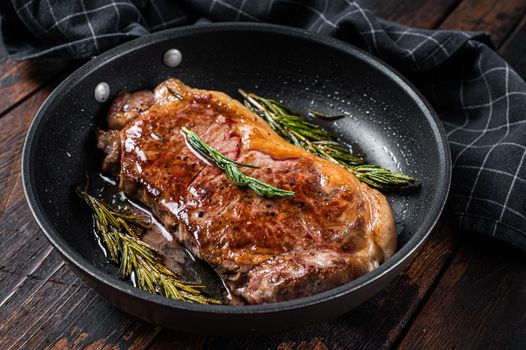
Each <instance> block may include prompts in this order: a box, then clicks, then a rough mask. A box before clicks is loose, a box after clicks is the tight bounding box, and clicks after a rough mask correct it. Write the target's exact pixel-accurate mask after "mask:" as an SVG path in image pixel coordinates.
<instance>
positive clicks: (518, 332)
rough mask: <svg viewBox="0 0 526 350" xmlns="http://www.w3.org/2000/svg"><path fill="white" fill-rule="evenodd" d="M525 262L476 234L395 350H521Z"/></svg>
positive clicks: (525, 321) (525, 325)
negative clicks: (466, 349) (471, 349)
mask: <svg viewBox="0 0 526 350" xmlns="http://www.w3.org/2000/svg"><path fill="white" fill-rule="evenodd" d="M524 315H526V259H525V256H524V253H523V252H520V251H518V250H516V249H514V248H512V247H511V246H509V245H507V244H504V243H500V242H496V241H495V240H493V239H491V238H487V237H481V236H480V235H478V234H466V235H465V237H463V245H462V249H461V250H460V251H459V254H458V255H457V256H456V257H455V259H454V261H453V263H452V265H451V267H450V268H449V269H448V270H447V272H446V274H444V276H443V278H442V279H441V280H440V282H439V284H438V286H437V288H436V290H435V292H434V293H433V295H432V298H430V300H429V302H428V303H427V304H426V305H425V306H424V307H423V309H422V312H421V313H420V314H419V316H418V318H417V319H416V320H415V322H413V324H411V327H410V328H409V330H408V332H407V335H406V336H405V338H404V339H403V341H402V342H401V344H400V349H427V348H430V347H432V346H436V345H437V344H440V347H441V348H444V349H453V348H457V349H465V348H480V349H482V348H484V349H526V317H524Z"/></svg>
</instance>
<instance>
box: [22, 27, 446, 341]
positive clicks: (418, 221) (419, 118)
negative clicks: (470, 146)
mask: <svg viewBox="0 0 526 350" xmlns="http://www.w3.org/2000/svg"><path fill="white" fill-rule="evenodd" d="M172 48H176V49H178V50H180V52H181V53H182V57H183V58H182V62H181V63H180V64H179V65H178V66H177V67H175V68H170V67H168V66H166V65H164V64H163V59H162V57H163V54H164V53H165V52H166V51H167V50H168V49H172ZM171 76H175V77H177V78H179V79H181V80H182V81H184V82H185V83H187V84H188V85H190V86H192V87H198V88H204V89H213V90H219V91H224V92H226V93H228V94H230V95H231V96H233V97H237V98H239V95H238V93H237V89H238V88H243V89H245V90H248V91H253V92H256V93H258V94H260V95H263V96H269V97H273V98H276V99H282V100H283V101H284V102H285V104H286V105H288V106H290V107H292V108H293V109H296V110H298V111H303V112H305V111H307V110H308V109H311V108H315V109H317V110H319V111H321V112H326V113H328V114H340V113H342V112H343V113H346V114H348V115H349V116H348V117H347V118H343V119H340V120H338V121H337V122H334V121H333V122H326V123H325V124H326V125H325V126H326V127H328V128H330V129H332V130H333V132H335V133H337V134H338V135H340V136H341V137H343V138H344V139H345V140H347V141H349V142H352V143H353V144H355V145H358V147H359V148H360V149H361V150H362V152H363V153H364V154H365V155H366V156H367V157H368V159H369V160H370V161H372V162H374V163H376V164H379V165H382V166H384V167H386V168H389V169H392V170H397V171H401V172H404V173H408V174H411V175H414V176H416V177H417V178H419V179H420V181H421V183H422V186H421V189H420V190H418V191H414V192H411V193H406V194H389V195H388V199H389V201H390V203H391V205H392V207H393V210H394V215H395V218H396V221H397V223H398V230H399V235H400V237H399V238H400V244H399V245H400V247H399V250H398V252H397V253H396V254H395V255H394V256H393V257H392V258H391V259H389V260H388V261H387V262H386V263H384V264H383V265H381V266H380V267H379V268H378V269H376V270H375V271H373V272H371V273H369V274H367V275H365V276H363V277H361V278H358V279H357V280H355V281H353V282H350V283H348V284H346V285H343V286H340V287H338V288H334V289H332V290H329V291H327V292H324V293H320V294H317V295H314V296H310V297H307V298H301V299H297V300H291V301H287V302H281V303H276V304H267V305H254V306H228V305H219V306H212V305H196V304H190V303H185V302H177V301H173V300H169V299H166V298H163V297H160V296H156V295H152V294H149V293H147V292H144V291H141V290H139V289H136V288H134V287H133V286H132V285H131V284H130V283H128V282H127V281H122V280H119V279H118V278H117V276H116V274H115V273H114V270H113V269H112V268H111V266H109V265H108V264H107V263H106V260H105V258H104V256H103V255H102V253H101V251H100V248H99V247H98V245H97V243H96V241H95V239H94V237H93V232H92V222H91V217H90V214H89V210H88V209H87V207H86V206H85V205H84V204H83V202H82V200H80V199H79V198H78V197H77V196H76V195H75V194H74V187H75V186H76V185H78V184H81V183H83V182H84V176H85V171H86V170H87V169H90V168H94V167H95V168H100V163H99V162H100V155H99V154H98V153H97V152H96V150H95V137H94V132H95V129H96V127H97V126H103V125H104V119H105V115H106V113H107V110H108V107H109V105H110V101H111V99H112V98H113V97H115V96H116V93H117V92H118V91H119V90H123V89H125V90H128V91H134V90H139V89H145V88H148V89H151V88H153V87H154V86H155V85H157V84H158V83H160V82H162V81H163V80H165V79H167V78H168V77H171ZM100 82H106V83H108V84H109V86H110V89H111V93H110V99H109V100H108V101H106V102H104V103H99V102H97V101H96V100H95V99H94V89H95V87H96V86H97V85H98V84H99V83H100ZM22 167H23V169H22V170H23V171H22V173H23V181H24V188H25V192H26V196H27V199H28V202H29V204H30V207H31V209H32V211H33V214H34V216H35V218H36V220H37V221H38V223H39V224H40V226H41V228H42V230H43V231H44V233H45V234H46V236H47V238H48V239H49V241H50V242H51V243H52V244H53V246H54V247H55V248H56V249H57V250H58V251H59V252H60V253H61V254H62V255H63V257H64V259H65V260H66V261H67V262H68V263H69V264H70V266H71V267H72V268H73V270H74V271H75V272H76V273H78V274H79V275H80V276H81V277H82V278H83V280H84V281H86V283H87V284H89V285H90V286H91V287H93V288H94V289H95V290H97V291H98V292H99V293H100V294H102V295H103V296H104V297H105V298H107V299H108V300H109V301H110V302H111V303H113V304H115V305H116V306H118V307H119V308H121V309H123V310H125V311H127V312H129V313H130V314H133V315H135V316H137V317H140V318H142V319H144V320H147V321H150V322H153V323H156V324H159V325H163V326H166V327H170V328H174V329H178V330H183V331H189V332H197V333H202V334H220V335H228V334H233V335H234V334H235V335H239V334H247V333H266V332H277V331H283V330H286V329H290V328H294V327H298V326H302V325H306V324H309V323H313V322H319V321H322V320H326V319H330V318H334V317H336V316H338V315H341V314H343V313H345V312H347V311H349V310H351V309H352V308H353V307H355V306H357V305H358V304H360V303H362V302H363V301H365V300H366V299H368V298H370V297H371V296H373V295H374V294H375V293H376V292H378V291H379V290H380V289H382V288H383V287H384V286H385V285H386V284H387V283H388V282H389V281H391V280H392V279H393V278H394V277H395V276H396V275H397V274H398V273H399V272H400V271H401V270H402V268H403V267H404V266H406V265H407V264H408V262H409V261H410V258H411V257H412V256H413V255H414V254H415V252H416V250H417V248H418V247H419V246H420V245H421V244H422V242H423V241H424V240H425V239H426V237H427V236H428V234H429V233H430V231H431V229H432V228H433V225H434V224H435V222H436V221H437V219H438V217H439V215H440V213H441V211H442V208H443V206H444V203H445V200H446V196H447V192H448V188H449V181H450V169H451V165H450V159H449V150H448V147H447V144H446V141H445V137H444V133H443V130H442V128H441V127H440V124H439V122H438V119H437V117H436V115H435V113H434V112H433V111H432V110H431V108H430V107H429V105H428V104H427V103H426V102H425V100H424V99H423V97H422V96H421V95H420V94H419V93H418V92H417V91H415V89H414V88H413V86H412V85H411V84H409V83H408V82H407V81H406V80H405V79H404V78H403V77H401V76H400V74H398V73H397V72H395V71H394V70H393V69H391V68H389V67H387V66H386V65H385V64H383V63H381V62H380V61H378V60H377V59H375V58H374V57H371V56H370V55H368V54H367V53H364V52H363V51H360V50H358V49H356V48H354V47H352V46H350V45H348V44H345V43H343V42H340V41H338V40H334V39H330V38H326V37H322V36H319V35H315V34H311V33H308V32H305V31H301V30H296V29H291V28H286V27H279V26H272V25H261V24H214V25H206V26H199V27H186V28H178V29H174V30H169V31H165V32H161V33H157V34H153V35H149V36H147V37H143V38H140V39H137V40H134V41H132V42H129V43H126V44H124V45H121V46H119V47H117V48H115V49H113V50H110V51H108V52H107V53H105V54H103V55H101V56H99V57H97V58H95V59H93V60H92V61H90V62H88V63H87V64H85V65H84V66H82V67H81V68H80V69H78V70H77V71H76V72H75V73H73V74H72V75H71V76H70V77H69V78H67V79H66V80H65V81H64V82H63V83H62V84H60V86H59V87H57V89H56V90H55V91H54V92H53V93H52V94H51V96H50V97H49V98H48V99H47V101H46V102H45V103H44V105H43V106H42V108H41V109H40V110H39V112H38V113H37V115H36V117H35V119H34V121H33V124H32V125H31V128H30V130H29V134H28V136H27V140H26V144H25V149H24V158H23V166H22Z"/></svg>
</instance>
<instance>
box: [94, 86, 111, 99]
mask: <svg viewBox="0 0 526 350" xmlns="http://www.w3.org/2000/svg"><path fill="white" fill-rule="evenodd" d="M109 97H110V86H109V85H108V83H105V82H102V83H98V84H97V86H96V87H95V100H97V102H104V101H106V100H107V99H108V98H109Z"/></svg>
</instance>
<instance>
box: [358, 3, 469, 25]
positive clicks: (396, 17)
mask: <svg viewBox="0 0 526 350" xmlns="http://www.w3.org/2000/svg"><path fill="white" fill-rule="evenodd" d="M460 2H461V0H426V1H414V0H373V1H369V3H368V4H369V8H370V9H371V10H372V11H373V12H374V13H375V14H376V15H377V16H379V17H382V18H385V19H387V20H390V21H397V22H399V23H402V24H404V25H407V26H411V27H417V28H425V29H433V28H436V27H437V26H438V25H439V24H440V23H441V22H442V21H443V20H444V18H446V17H447V15H449V13H451V11H453V10H454V9H455V8H456V7H457V6H458V4H459V3H460Z"/></svg>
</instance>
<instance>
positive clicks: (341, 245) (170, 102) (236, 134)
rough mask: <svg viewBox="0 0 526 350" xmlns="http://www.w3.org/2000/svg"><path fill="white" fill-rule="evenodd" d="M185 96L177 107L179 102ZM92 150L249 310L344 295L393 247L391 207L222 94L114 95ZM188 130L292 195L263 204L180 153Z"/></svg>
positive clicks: (179, 87) (167, 86)
mask: <svg viewBox="0 0 526 350" xmlns="http://www.w3.org/2000/svg"><path fill="white" fill-rule="evenodd" d="M181 97H182V98H181ZM108 125H109V130H108V131H105V132H103V131H100V132H99V134H98V141H99V142H98V145H99V148H101V149H102V150H103V151H104V152H106V155H107V156H106V159H105V160H104V168H105V169H107V170H111V169H118V171H119V179H120V183H119V186H120V188H121V189H122V190H123V191H125V192H126V193H127V194H128V195H130V196H132V197H133V198H135V199H137V200H139V201H141V202H142V203H144V204H145V205H147V206H148V207H150V208H151V209H152V211H153V213H154V214H155V215H156V216H157V217H158V218H159V219H160V220H161V221H162V222H163V223H164V224H165V225H166V227H167V228H168V229H169V230H170V231H171V232H172V233H173V234H174V235H175V236H176V238H177V239H178V240H179V241H180V242H181V243H182V244H184V245H185V246H186V247H187V248H188V249H190V250H191V251H192V252H193V253H194V254H195V255H196V256H197V257H199V258H201V259H203V260H205V261H206V262H208V263H209V264H210V265H211V266H212V267H213V268H214V269H215V270H216V271H217V273H218V274H219V275H220V276H221V277H222V278H223V279H224V281H225V283H226V284H227V286H228V287H229V289H230V291H231V292H232V293H233V294H234V295H235V296H237V297H239V298H241V299H243V300H244V302H246V303H250V304H258V303H271V302H278V301H284V300H290V299H294V298H298V297H302V296H307V295H312V294H315V293H319V292H321V291H324V290H327V289H330V288H333V287H335V286H339V285H342V284H344V283H346V282H348V281H351V280H353V279H355V278H357V277H359V276H361V275H363V274H365V273H367V272H369V271H371V270H373V269H375V268H376V267H378V265H379V264H381V263H382V262H383V261H385V259H387V258H389V257H390V256H391V255H392V254H393V253H394V252H395V249H396V232H395V226H394V221H393V216H392V211H391V207H390V206H389V204H388V202H387V200H386V198H385V197H384V196H383V195H382V194H381V193H379V192H378V191H376V190H374V189H371V188H369V187H368V186H367V185H365V184H363V183H361V182H359V181H358V180H357V179H356V178H355V177H354V175H352V174H351V173H350V172H348V171H346V170H345V169H344V168H342V167H340V166H338V165H335V164H333V163H330V162H328V161H326V160H323V159H321V158H318V157H315V156H313V155H312V154H310V153H308V152H306V151H304V150H302V149H301V148H298V147H296V146H293V145H291V144H289V143H288V142H286V141H285V140H283V139H282V138H281V137H280V136H278V135H277V134H276V133H275V132H274V131H273V130H272V129H270V127H269V126H268V125H267V124H266V123H265V122H264V121H263V120H261V119H260V118H259V117H258V116H256V115H254V114H253V113H252V112H250V111H249V110H247V109H246V108H245V107H244V106H243V105H242V104H240V103H239V102H237V101H236V100H234V99H232V98H230V97H228V96H227V95H225V94H223V93H221V92H216V91H207V90H198V89H192V88H189V87H187V86H186V85H184V84H183V83H181V82H180V81H178V80H176V79H169V80H167V81H165V82H163V83H161V84H160V85H159V86H157V88H156V89H155V90H154V91H153V92H150V91H141V92H136V93H133V94H122V95H120V96H119V97H117V99H116V100H115V101H114V103H113V106H112V107H111V109H110V112H109V114H108ZM183 126H185V127H187V128H190V129H192V131H194V132H196V133H197V135H199V136H200V137H201V138H202V139H203V140H204V141H205V142H206V143H207V144H209V145H210V146H212V147H214V148H215V149H217V150H218V151H220V152H221V153H223V154H224V155H225V156H227V157H229V158H231V159H233V160H236V161H238V162H242V163H248V164H253V165H257V166H258V167H259V168H257V169H249V168H244V169H243V171H244V172H246V173H247V175H249V176H254V177H256V178H258V179H261V180H263V181H265V182H268V183H270V184H272V185H274V186H277V187H279V188H283V189H286V190H291V191H294V192H295V193H296V195H295V197H293V198H274V199H267V198H263V197H260V196H257V195H256V194H255V193H254V192H252V191H249V190H245V189H241V188H239V187H237V186H235V185H234V184H232V183H231V182H230V181H229V180H228V179H227V178H226V177H225V175H224V174H223V173H222V171H221V170H219V169H218V168H217V167H214V166H210V165H208V164H206V163H205V162H203V161H202V160H200V159H199V158H197V157H196V156H195V155H194V154H193V153H192V152H191V150H190V149H189V148H188V147H187V146H186V145H185V140H184V137H183V136H182V135H181V133H180V131H181V128H182V127H183Z"/></svg>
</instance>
